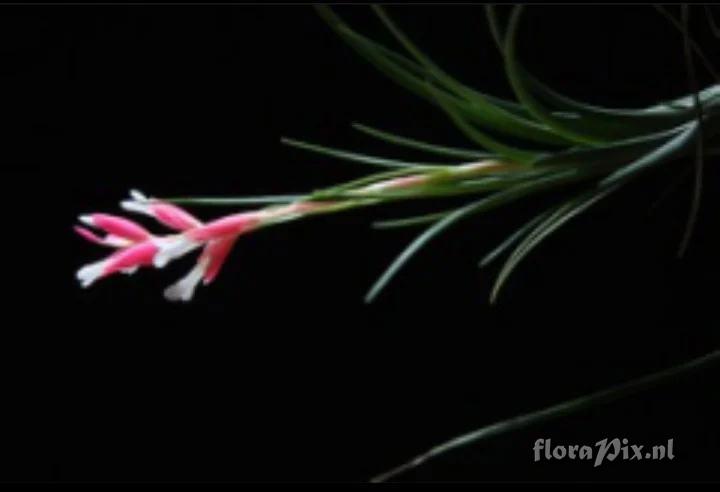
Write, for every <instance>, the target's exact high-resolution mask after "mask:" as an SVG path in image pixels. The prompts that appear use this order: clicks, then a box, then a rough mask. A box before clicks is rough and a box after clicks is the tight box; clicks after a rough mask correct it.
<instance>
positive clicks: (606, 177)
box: [76, 6, 720, 301]
mask: <svg viewBox="0 0 720 492" xmlns="http://www.w3.org/2000/svg"><path fill="white" fill-rule="evenodd" d="M371 8H372V9H373V11H374V12H375V13H376V14H377V16H378V18H379V19H380V21H381V22H382V23H383V24H384V25H385V27H386V28H387V29H388V30H389V32H390V33H391V34H392V35H393V36H394V38H395V40H396V41H397V42H398V43H399V45H400V46H402V47H403V48H404V49H405V51H407V52H408V53H409V54H410V55H411V57H407V56H405V55H403V54H401V53H399V52H397V51H395V50H392V49H390V48H388V47H386V46H384V45H382V44H380V43H377V42H376V41H374V40H372V39H370V38H367V37H365V36H364V35H362V34H360V33H358V32H356V31H355V30H353V29H352V28H351V27H350V26H348V24H346V23H345V22H344V21H343V20H342V19H341V18H340V17H339V16H337V15H336V14H335V13H334V12H333V11H332V10H331V9H330V8H329V7H327V6H317V7H316V9H317V10H318V13H319V14H320V16H321V17H322V19H323V20H325V21H326V22H327V23H328V25H329V26H330V27H331V28H332V29H333V30H334V31H335V32H336V33H337V34H338V35H339V36H340V37H341V38H342V39H343V40H345V41H346V42H347V43H348V44H349V45H350V46H351V47H352V48H353V49H354V50H355V51H357V52H358V53H359V54H360V55H361V56H363V57H364V58H365V59H366V60H368V61H369V62H370V63H371V64H373V65H374V66H375V67H377V68H378V69H380V70H381V71H382V72H383V73H385V74H386V75H388V76H389V77H391V78H392V79H393V80H394V81H395V82H397V83H398V84H400V85H402V86H403V87H404V88H406V89H408V90H409V91H411V92H413V93H415V94H417V95H419V96H420V97H422V98H424V99H426V100H427V101H429V102H430V103H431V104H434V105H435V106H437V107H438V108H439V109H440V110H442V111H443V112H444V113H445V114H446V115H447V116H448V117H449V118H450V120H451V121H452V122H453V123H454V124H455V126H456V127H457V128H458V129H459V130H460V131H461V132H462V133H463V134H464V135H465V136H466V137H468V138H469V139H470V140H471V141H472V142H474V143H475V144H477V145H478V146H479V147H480V149H479V150H478V149H467V148H464V149H460V148H454V147H452V148H451V147H447V146H443V145H436V144H432V143H428V142H423V141H419V140H415V139H411V138H407V137H404V136H400V135H394V134H390V133H387V132H384V131H381V130H377V129H374V128H370V127H368V126H365V125H354V127H355V128H356V129H357V130H359V131H361V132H363V133H365V134H367V135H370V136H372V137H375V138H378V139H380V140H383V141H385V142H388V143H391V144H395V145H399V146H403V147H408V148H414V149H416V150H422V151H425V152H427V153H429V154H433V155H437V156H442V157H443V158H444V159H445V162H439V163H427V162H423V163H418V162H406V161H400V160H395V159H386V158H381V157H375V156H369V155H365V154H359V153H354V152H348V151H344V150H338V149H332V148H327V147H322V146H319V145H314V144H310V143H306V142H300V141H297V140H290V139H284V140H283V141H284V143H286V144H288V145H292V146H295V147H299V148H302V149H305V150H309V151H313V152H317V153H321V154H325V155H329V156H332V157H337V158H341V159H347V160H352V161H356V162H361V163H365V164H369V165H373V166H379V167H383V168H386V170H385V171H383V172H379V173H374V174H370V175H368V176H364V177H361V178H359V179H356V180H353V181H351V182H349V183H343V184H340V185H338V186H334V187H331V188H328V189H325V190H320V191H317V192H314V193H309V194H307V195H301V196H290V197H288V196H271V197H260V198H257V197H256V198H252V197H250V198H248V197H241V198H229V199H228V198H189V199H188V198H186V199H166V200H159V199H149V198H146V197H145V196H143V195H142V194H140V193H138V192H134V193H133V194H132V199H131V200H128V201H125V202H122V206H123V208H124V209H126V210H128V211H131V212H138V213H141V214H145V215H149V216H151V217H153V218H154V219H156V220H157V221H158V222H160V223H161V224H163V225H164V226H166V227H168V228H169V229H170V230H171V231H172V233H170V234H167V235H160V236H157V235H154V234H151V233H150V232H149V231H147V230H146V229H145V228H143V227H142V226H140V225H138V224H136V223H134V222H132V221H129V220H127V219H123V218H120V217H115V216H111V215H105V214H92V215H88V216H83V217H81V221H82V222H84V223H85V224H87V225H90V226H93V227H95V228H98V229H101V230H103V231H105V232H106V235H105V236H104V237H99V236H97V235H96V234H95V233H93V232H92V231H90V230H88V229H86V228H83V227H78V228H77V229H76V230H77V232H78V233H79V234H80V235H81V236H83V237H85V238H86V239H88V240H90V241H93V242H95V243H98V244H101V245H104V246H107V247H111V248H115V249H116V251H115V252H114V253H113V254H112V255H110V256H109V257H108V258H106V259H104V260H102V261H99V262H96V263H93V264H91V265H88V266H86V267H83V268H82V269H80V271H79V272H78V279H79V280H80V282H81V283H82V285H84V286H88V285H91V284H92V283H93V282H95V281H96V280H98V279H99V278H102V277H106V276H109V275H112V274H115V273H118V272H125V273H132V272H134V271H135V270H137V269H138V268H140V267H155V268H162V267H164V266H165V265H166V264H168V263H169V262H170V261H172V260H174V259H176V258H179V257H181V256H184V255H186V254H188V253H190V252H192V251H194V250H197V249H201V248H202V252H201V253H200V255H199V257H198V260H197V263H196V265H195V266H194V267H193V269H192V270H191V271H190V273H188V274H187V276H185V277H184V278H182V279H181V280H180V281H179V282H177V283H176V284H174V285H172V286H171V287H169V288H168V289H167V290H166V291H165V296H166V297H167V298H168V299H170V300H185V301H186V300H189V299H190V298H192V296H193V293H194V291H195V288H196V286H197V285H198V284H199V283H200V282H201V281H202V282H204V283H205V284H207V283H210V282H211V281H212V280H213V279H214V278H215V277H216V276H217V274H218V272H219V270H220V268H221V266H222V264H223V262H224V261H225V259H226V257H227V255H228V254H229V252H230V250H231V249H232V247H233V245H234V244H235V241H236V240H237V238H238V237H239V236H240V235H243V234H247V233H249V232H251V231H254V230H257V229H259V228H262V227H266V226H270V225H274V224H280V223H283V222H287V221H289V220H295V219H299V218H303V217H307V216H310V215H315V214H323V213H332V212H339V211H344V210H349V209H354V208H357V207H364V206H369V205H380V204H385V203H389V202H394V201H399V200H418V199H426V200H433V201H435V202H440V201H441V200H442V199H445V198H449V197H453V198H455V199H465V200H466V202H465V203H463V204H461V205H460V206H457V205H454V208H449V209H447V210H441V211H439V212H435V213H431V214H427V215H422V216H418V217H406V218H400V219H397V220H391V221H385V222H381V223H378V224H377V225H378V226H379V227H383V228H389V227H411V226H417V225H423V224H428V228H427V229H426V230H425V231H423V232H422V233H421V234H420V235H419V236H418V237H417V238H416V239H415V240H414V241H413V242H412V243H411V244H410V245H409V246H408V247H407V248H406V249H405V250H404V251H403V252H402V253H401V254H400V255H399V256H398V257H397V259H396V260H395V261H394V262H393V263H392V264H391V265H390V266H389V267H388V268H387V269H386V270H385V272H384V273H383V274H382V275H381V276H380V278H379V279H378V281H377V282H376V283H375V284H374V286H373V287H372V289H371V290H370V292H369V294H368V296H367V300H372V299H373V298H374V297H375V296H376V295H377V294H378V293H379V292H380V291H381V290H382V289H383V287H384V286H385V285H386V284H387V283H388V282H389V280H390V279H391V278H392V277H393V276H394V275H395V274H396V273H397V271H398V270H399V269H400V268H401V267H402V266H403V265H404V264H405V263H406V262H407V261H408V260H409V259H410V258H411V257H412V256H413V255H414V254H415V253H416V252H417V251H419V250H420V249H421V248H422V246H423V245H424V244H425V243H427V242H428V241H429V240H431V239H432V238H433V237H435V236H437V235H438V234H440V233H441V232H442V231H444V230H445V229H447V228H448V227H449V226H451V225H452V224H454V223H456V222H457V221H459V220H461V219H464V218H466V217H470V216H472V215H474V214H477V213H481V212H484V211H487V210H491V209H494V208H497V207H500V206H503V205H505V204H508V203H511V202H514V201H517V200H520V199H522V198H525V197H528V196H530V195H534V194H537V193H541V192H546V191H550V190H555V189H559V188H564V187H567V185H571V184H576V185H577V184H580V185H582V187H583V188H581V191H580V192H579V193H576V194H575V195H574V196H571V197H570V198H569V199H567V198H566V199H564V201H562V202H560V203H558V204H556V205H554V206H551V207H549V208H548V209H547V210H543V211H541V213H539V214H538V215H537V216H535V217H533V218H531V220H530V221H529V222H527V223H526V224H525V225H523V226H521V227H520V228H519V229H518V230H517V232H516V233H514V234H512V235H511V236H510V237H509V238H508V239H507V240H506V241H505V242H503V243H502V244H501V245H500V246H499V247H498V248H496V249H495V250H493V251H492V252H491V253H490V254H488V255H487V256H486V257H485V258H484V259H483V260H482V261H481V265H482V266H485V265H486V264H488V263H490V261H492V260H494V259H495V258H497V257H498V256H499V255H500V253H504V252H505V251H508V250H510V248H513V249H512V251H511V252H510V254H509V255H507V260H506V261H505V264H504V265H503V267H502V268H501V270H500V273H499V274H498V276H497V280H496V283H495V286H494V288H493V290H492V296H491V299H493V300H494V299H495V298H496V296H497V294H498V292H499V291H500V288H501V287H502V285H503V284H504V282H505V281H506V280H507V278H508V277H509V275H510V273H511V272H512V271H513V270H514V268H515V267H516V266H517V265H518V263H520V261H521V260H522V259H523V258H524V257H525V256H526V255H527V254H528V253H529V252H530V251H532V250H533V249H534V248H535V246H537V244H539V243H540V242H541V241H542V240H543V239H544V238H546V237H547V236H549V235H550V234H551V233H552V232H554V231H555V230H556V229H557V228H559V227H560V226H561V225H563V224H564V223H566V222H567V221H568V220H570V219H571V218H572V217H574V216H576V215H578V214H579V213H581V212H583V211H584V210H586V209H587V208H588V207H590V206H591V205H593V204H594V203H596V202H597V201H599V200H600V199H602V198H604V197H605V196H607V195H609V194H610V193H612V192H614V191H616V190H618V189H619V188H621V187H622V186H624V185H625V184H626V183H628V182H629V181H631V180H633V179H635V178H637V177H638V176H640V175H641V174H642V172H644V171H645V170H648V169H651V168H653V167H655V166H657V165H659V164H662V163H665V162H668V161H671V160H675V159H678V158H683V157H689V156H692V155H693V153H694V154H695V156H696V164H697V165H696V167H695V170H696V180H695V182H696V186H695V200H694V202H693V203H694V206H693V208H692V210H691V214H690V220H689V221H688V224H689V225H688V228H687V232H686V235H685V238H684V240H683V244H684V245H686V244H687V239H688V238H689V237H690V233H691V232H692V224H693V222H694V215H695V214H696V213H697V205H698V204H699V196H700V183H701V178H702V162H703V158H704V157H705V156H706V155H709V154H710V153H714V152H717V150H718V149H717V148H712V147H711V146H709V145H707V143H712V141H713V139H714V138H716V137H717V136H718V133H720V132H719V131H720V118H718V116H719V115H720V85H714V86H711V87H708V88H706V89H704V90H699V89H698V88H697V87H696V84H695V82H694V81H695V74H694V72H695V68H694V64H693V61H692V58H693V55H696V56H698V57H699V58H700V60H701V61H702V62H703V64H704V65H705V67H706V68H707V69H708V71H709V72H710V73H711V74H713V76H715V77H717V72H716V71H715V70H714V68H713V67H712V66H711V65H710V63H709V62H708V60H707V57H705V56H704V55H703V54H702V52H701V50H700V48H699V47H698V45H697V44H696V43H694V42H692V40H691V39H690V36H689V33H688V30H687V22H686V20H687V19H685V18H684V19H683V22H680V21H677V20H676V19H675V18H674V17H672V16H671V15H669V14H668V13H667V12H666V11H664V10H663V9H662V8H660V10H661V12H663V13H664V15H666V16H668V17H669V18H670V19H671V20H672V21H673V23H674V24H675V25H676V27H679V28H680V30H681V32H682V35H683V39H684V46H685V50H686V53H685V54H686V60H687V65H688V73H689V79H690V80H691V84H690V85H691V90H692V93H691V94H690V95H687V96H684V97H681V98H678V99H675V100H672V101H667V102H662V103H659V104H656V105H653V106H650V107H646V108H640V109H613V108H604V107H598V106H594V105H589V104H586V103H582V102H579V101H575V100H573V99H571V98H568V97H566V96H564V95H562V94H559V93H557V92H556V91H554V90H553V89H551V88H549V87H547V86H546V85H544V84H543V83H542V82H541V81H540V80H538V79H537V78H536V77H534V76H533V75H531V74H530V73H529V72H528V71H527V70H526V69H525V68H524V67H523V66H522V65H521V64H520V62H519V60H518V48H517V44H518V43H517V31H518V26H519V22H520V18H521V13H522V7H514V8H513V9H512V12H511V13H510V15H509V17H508V19H507V22H505V23H504V25H503V23H502V22H500V19H499V16H498V15H497V14H498V13H497V12H496V10H495V9H494V8H493V6H486V13H487V18H488V21H489V25H490V30H491V32H492V34H493V37H494V39H495V42H496V44H497V46H498V49H499V51H500V53H501V55H502V58H503V63H504V68H505V72H506V74H507V78H508V80H509V82H510V85H511V87H512V89H513V92H514V93H515V96H516V99H517V101H508V100H504V99H500V98H497V97H494V96H490V95H487V94H484V93H482V92H479V91H477V90H475V89H473V88H470V87H468V86H467V85H465V84H463V83H461V82H459V81H458V80H456V79H455V78H453V77H452V76H450V75H449V74H448V73H446V72H445V71H443V70H442V69H441V68H440V67H439V66H438V65H437V64H436V63H435V62H434V61H432V60H431V59H430V58H428V57H427V55H425V54H424V53H423V52H422V51H421V50H420V49H419V48H418V47H417V46H416V45H415V44H414V43H413V42H412V41H411V40H410V39H409V38H408V37H407V36H406V35H405V34H404V33H403V32H402V31H401V30H400V29H399V28H398V26H397V25H396V24H395V23H394V22H393V21H392V20H391V19H390V17H389V16H388V14H387V13H386V12H385V11H384V10H383V8H382V7H380V6H372V7H371ZM683 12H686V11H685V10H683ZM503 137H508V140H509V142H508V141H506V140H505V139H504V138H503ZM181 203H186V204H196V205H231V204H248V203H264V204H269V205H267V206H265V207H264V208H260V209H257V210H253V211H249V212H241V213H237V214H233V215H229V216H226V217H222V218H220V219H217V220H214V221H210V222H206V223H203V222H201V221H200V220H198V219H197V218H195V217H193V216H192V215H191V214H189V213H188V212H186V211H184V210H182V209H181V208H179V207H178V204H181Z"/></svg>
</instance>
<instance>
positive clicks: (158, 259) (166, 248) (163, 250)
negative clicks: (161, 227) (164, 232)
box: [153, 235, 200, 268]
mask: <svg viewBox="0 0 720 492" xmlns="http://www.w3.org/2000/svg"><path fill="white" fill-rule="evenodd" d="M157 246H158V251H157V253H155V257H154V258H153V265H155V267H156V268H163V267H164V266H165V265H167V264H168V263H170V261H172V260H174V259H175V258H180V257H181V256H183V255H185V254H187V253H189V252H190V251H192V250H194V249H195V248H197V247H198V246H200V243H197V242H195V241H193V240H191V239H188V238H187V237H185V236H183V235H180V236H176V237H172V238H168V239H162V240H160V241H158V242H157Z"/></svg>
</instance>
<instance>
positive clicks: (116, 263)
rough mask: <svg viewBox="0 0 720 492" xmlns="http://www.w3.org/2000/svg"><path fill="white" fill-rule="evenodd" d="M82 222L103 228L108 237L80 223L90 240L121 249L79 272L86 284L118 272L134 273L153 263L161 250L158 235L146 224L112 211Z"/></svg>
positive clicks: (88, 216)
mask: <svg viewBox="0 0 720 492" xmlns="http://www.w3.org/2000/svg"><path fill="white" fill-rule="evenodd" d="M80 221H81V222H83V223H85V224H87V225H90V226H93V227H96V228H98V229H102V230H103V231H105V233H106V235H105V237H99V236H98V235H96V234H95V233H94V232H92V231H90V230H88V229H86V228H84V227H80V226H76V227H75V231H76V232H77V233H78V234H80V235H81V236H82V237H84V238H85V239H87V240H88V241H91V242H94V243H97V244H101V245H103V246H109V247H113V248H118V251H116V252H115V253H113V254H111V255H110V256H108V257H107V258H106V259H104V260H101V261H98V262H95V263H91V264H89V265H86V266H84V267H83V268H81V269H80V270H78V272H77V278H78V280H79V281H80V283H81V284H82V286H83V287H89V286H90V285H92V284H93V283H94V282H95V281H96V280H98V279H100V278H102V277H106V276H108V275H112V274H113V273H117V272H124V273H133V272H135V270H137V269H138V268H139V267H141V266H148V265H152V260H153V258H154V257H155V254H156V253H157V251H158V247H157V244H156V240H155V238H154V237H153V236H152V234H150V233H149V232H148V231H147V230H146V229H145V228H144V227H142V226H141V225H139V224H136V223H135V222H133V221H131V220H128V219H125V218H123V217H117V216H115V215H109V214H89V215H82V216H80Z"/></svg>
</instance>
